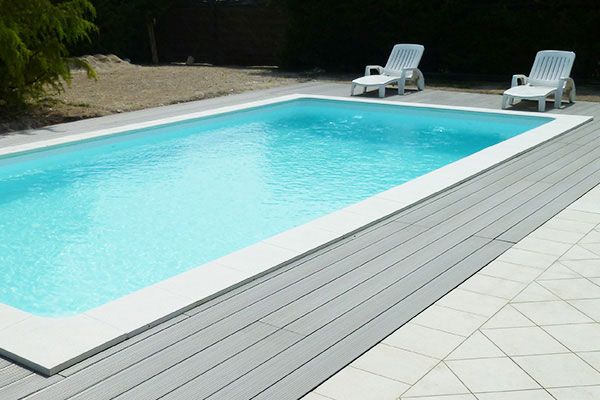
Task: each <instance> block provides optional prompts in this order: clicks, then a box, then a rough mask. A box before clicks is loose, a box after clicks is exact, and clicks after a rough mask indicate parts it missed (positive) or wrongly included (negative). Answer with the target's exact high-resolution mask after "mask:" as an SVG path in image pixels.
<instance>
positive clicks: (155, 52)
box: [146, 17, 158, 64]
mask: <svg viewBox="0 0 600 400" xmlns="http://www.w3.org/2000/svg"><path fill="white" fill-rule="evenodd" d="M155 24H156V19H154V18H151V17H150V18H148V19H146V26H147V27H148V39H149V40H150V51H151V52H152V64H158V49H157V48H156V35H155V34H154V25H155Z"/></svg>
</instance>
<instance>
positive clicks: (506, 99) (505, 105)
mask: <svg viewBox="0 0 600 400" xmlns="http://www.w3.org/2000/svg"><path fill="white" fill-rule="evenodd" d="M509 100H510V96H508V95H506V94H505V95H503V96H502V109H503V110H504V109H505V108H508V103H509Z"/></svg>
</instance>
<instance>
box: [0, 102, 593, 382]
mask: <svg viewBox="0 0 600 400" xmlns="http://www.w3.org/2000/svg"><path fill="white" fill-rule="evenodd" d="M302 98H309V99H311V98H312V99H324V100H338V101H346V102H357V103H375V104H388V105H395V106H405V107H416V108H430V109H442V110H458V111H471V112H479V113H486V114H505V115H524V116H529V117H532V116H539V117H545V118H551V119H553V120H552V121H550V122H548V123H546V124H544V125H542V126H540V127H537V128H534V129H531V130H529V131H526V132H524V133H522V134H520V135H517V136H515V137H513V138H510V139H508V140H505V141H503V142H500V143H498V144H496V145H493V146H490V147H488V148H485V149H483V150H481V151H479V152H477V153H474V154H471V155H470V156H467V157H464V158H462V159H460V160H457V161H455V162H453V163H451V164H448V165H446V166H444V167H442V168H439V169H437V170H435V171H432V172H430V173H428V174H425V175H423V176H420V177H418V178H416V179H413V180H411V181H408V182H406V183H404V184H402V185H399V186H396V187H394V188H391V189H389V190H386V191H384V192H382V193H379V194H377V195H375V196H372V197H370V198H368V199H366V200H363V201H361V202H359V203H356V204H353V205H351V206H348V207H346V208H344V209H342V210H339V211H336V212H333V213H331V214H328V215H325V216H323V217H320V218H318V219H316V220H313V221H311V222H308V223H306V224H304V225H301V226H298V227H296V228H293V229H290V230H288V231H285V232H283V233H280V234H278V235H275V236H273V237H270V238H267V239H265V240H263V241H260V242H258V243H256V244H253V245H251V246H249V247H246V248H244V249H241V250H238V251H236V252H234V253H231V254H228V255H226V256H224V257H221V258H219V259H217V260H215V261H212V262H209V263H206V264H203V265H201V266H200V267H197V268H194V269H192V270H189V271H187V272H184V273H182V274H179V275H176V276H174V277H171V278H169V279H166V280H164V281H161V282H158V283H156V284H154V285H151V286H148V287H146V288H143V289H140V290H138V291H136V292H134V293H130V294H128V295H126V296H124V297H121V298H119V299H116V300H114V301H111V302H109V303H107V304H104V305H102V306H99V307H97V308H95V309H92V310H90V311H87V312H85V313H82V314H78V315H75V316H71V317H62V318H49V317H38V316H35V315H32V314H29V313H26V312H24V311H21V310H17V309H15V308H13V307H10V306H7V305H4V304H1V303H0V354H1V355H3V356H6V357H8V358H10V359H13V360H15V361H17V362H19V363H21V364H23V365H25V366H27V367H29V368H32V369H33V370H35V371H37V372H40V373H42V374H46V375H52V374H54V373H57V372H59V371H61V370H62V369H64V368H66V367H68V366H70V365H73V364H75V363H77V362H79V361H81V360H83V359H85V358H86V357H89V356H90V355H92V354H94V353H97V352H99V351H101V350H104V349H106V348H108V347H110V346H112V345H114V344H115V343H117V342H119V341H122V340H125V339H126V338H128V337H131V336H133V335H135V334H137V333H139V332H141V331H143V330H145V329H148V328H149V327H151V326H154V325H157V324H158V323H160V322H163V321H165V320H167V319H169V318H171V317H172V316H174V315H176V314H180V313H182V312H185V311H187V310H189V309H191V308H193V307H195V306H197V305H198V304H200V303H202V302H204V301H207V300H209V299H211V298H214V297H216V296H218V295H219V294H221V293H223V292H225V291H227V290H230V289H232V288H233V287H236V286H239V285H242V284H243V283H245V282H248V281H249V280H252V279H255V278H256V277H258V276H260V275H264V274H265V273H267V272H269V271H271V270H273V269H276V268H278V267H280V266H282V265H283V264H287V263H289V262H291V261H293V260H295V259H298V258H299V257H301V256H303V255H305V254H307V253H310V252H312V251H315V250H316V249H318V248H321V247H323V246H326V245H327V244H329V243H331V242H333V241H335V240H338V239H340V238H342V237H346V236H348V235H350V234H352V233H353V232H355V231H357V230H358V229H361V228H362V227H364V226H367V225H371V224H374V223H376V222H377V221H379V220H381V219H383V218H385V217H387V216H389V215H390V214H394V213H396V212H398V211H400V210H402V209H404V208H406V207H407V206H409V205H412V204H414V203H416V202H418V201H421V200H424V199H426V198H428V197H430V196H432V195H434V194H436V193H438V192H440V191H442V190H444V189H447V188H449V187H451V186H455V185H457V184H459V183H460V182H462V181H464V180H466V179H468V178H471V177H474V176H476V175H478V174H480V173H482V172H484V171H486V170H488V169H490V168H492V167H494V166H496V165H498V164H500V163H502V162H503V161H506V160H507V159H509V158H512V157H515V156H517V155H519V154H521V153H523V152H525V151H527V150H529V149H531V148H532V147H535V146H538V145H540V144H542V143H544V142H546V141H548V140H550V139H552V138H554V137H556V136H558V135H561V134H563V133H566V132H567V131H569V130H572V129H574V128H576V127H578V126H580V125H582V124H584V123H586V122H588V121H590V120H591V119H592V117H584V116H574V115H556V114H532V113H528V112H518V111H505V110H498V111H496V110H488V109H481V108H473V107H454V106H439V105H431V104H413V103H406V102H397V101H385V100H375V99H362V98H361V99H358V98H346V97H334V96H317V95H300V94H294V95H287V96H281V97H276V98H271V99H268V100H262V101H254V102H250V103H244V104H238V105H235V106H228V107H221V108H217V109H212V110H209V111H202V112H197V113H191V114H185V115H180V116H176V117H171V118H163V119H158V120H153V121H147V122H143V123H135V124H127V125H123V126H120V127H118V128H110V129H102V130H97V131H93V132H88V133H83V134H76V135H70V136H67V137H61V138H57V139H50V140H44V141H38V142H35V143H28V144H23V145H16V146H10V147H6V148H4V149H0V157H2V156H6V155H13V154H17V153H22V152H29V151H33V150H43V149H46V148H48V147H53V146H58V145H63V144H67V143H74V142H79V141H83V140H89V139H93V138H99V137H102V136H108V135H114V134H117V133H122V132H127V131H132V130H137V129H142V128H147V127H151V126H156V125H163V124H170V123H173V122H179V121H184V120H188V119H193V118H201V117H207V116H212V115H218V114H223V113H227V112H232V111H238V110H244V109H249V108H254V107H258V106H263V105H269V104H274V103H280V102H283V101H288V100H295V99H302Z"/></svg>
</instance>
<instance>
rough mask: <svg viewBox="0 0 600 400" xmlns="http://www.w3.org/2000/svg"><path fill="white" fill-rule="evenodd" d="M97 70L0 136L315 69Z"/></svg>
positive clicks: (489, 88) (295, 77) (299, 77)
mask: <svg viewBox="0 0 600 400" xmlns="http://www.w3.org/2000/svg"><path fill="white" fill-rule="evenodd" d="M85 58H86V60H87V61H88V62H90V63H91V64H92V65H93V66H94V68H95V69H96V71H97V73H98V79H97V80H91V79H88V78H87V76H86V74H85V72H84V71H80V70H77V71H73V81H72V82H71V85H70V86H65V92H64V93H61V94H59V95H55V96H51V97H49V98H48V99H46V100H45V101H43V102H42V103H41V106H40V107H36V108H32V109H31V110H30V111H29V112H26V113H23V114H21V115H19V116H18V117H15V116H6V115H5V116H2V115H0V134H1V133H3V132H9V131H15V130H22V129H33V128H39V127H42V126H46V125H52V124H57V123H61V122H68V121H74V120H79V119H83V118H91V117H98V116H102V115H108V114H114V113H120V112H125V111H132V110H139V109H143V108H148V107H156V106H161V105H167V104H174V103H182V102H186V101H192V100H200V99H205V98H210V97H217V96H223V95H227V94H233V93H240V92H244V91H251V90H258V89H267V88H271V87H276V86H283V85H292V84H295V83H299V82H306V81H309V80H311V79H314V78H315V77H316V76H317V75H316V74H311V73H284V72H281V71H279V70H278V69H276V68H242V67H240V68H236V67H215V66H207V65H162V66H141V65H134V64H130V63H128V62H125V61H123V60H121V59H119V58H118V57H116V56H103V55H97V56H87V57H85ZM318 78H319V80H320V81H343V82H349V81H350V80H351V79H352V78H354V76H352V75H348V74H346V75H335V76H324V75H319V76H318ZM428 86H429V87H435V88H436V89H446V90H460V91H470V92H480V93H498V94H499V93H502V90H503V89H504V86H505V85H504V84H497V85H494V84H489V83H486V84H477V83H475V82H463V83H456V84H455V83H449V82H443V81H439V80H438V82H436V80H435V79H428ZM581 89H582V88H581V87H578V100H587V101H600V95H599V94H600V93H598V90H594V89H592V90H589V89H586V88H583V90H581Z"/></svg>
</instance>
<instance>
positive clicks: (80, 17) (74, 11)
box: [0, 0, 95, 108]
mask: <svg viewBox="0 0 600 400" xmlns="http://www.w3.org/2000/svg"><path fill="white" fill-rule="evenodd" d="M93 14H94V8H93V7H92V5H91V3H89V2H88V1H87V0H66V1H59V0H19V1H15V0H0V108H13V107H18V106H21V105H23V104H24V103H25V102H26V101H27V100H28V99H31V98H34V99H35V98H37V97H39V96H41V95H42V94H43V93H44V91H45V90H47V89H49V88H50V89H54V90H58V91H60V90H62V82H63V81H66V82H69V80H70V78H71V74H70V71H69V59H68V54H69V53H68V46H71V45H73V44H75V43H77V42H79V41H81V40H85V39H87V38H88V37H89V36H88V35H89V34H90V32H92V31H93V30H94V29H95V27H94V25H93V24H92V23H91V22H90V21H89V20H88V19H87V18H88V17H92V16H93ZM80 66H84V67H87V65H85V64H82V63H80ZM88 74H89V75H90V76H93V74H94V72H93V70H91V69H89V68H88Z"/></svg>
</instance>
